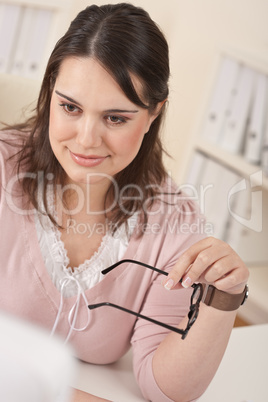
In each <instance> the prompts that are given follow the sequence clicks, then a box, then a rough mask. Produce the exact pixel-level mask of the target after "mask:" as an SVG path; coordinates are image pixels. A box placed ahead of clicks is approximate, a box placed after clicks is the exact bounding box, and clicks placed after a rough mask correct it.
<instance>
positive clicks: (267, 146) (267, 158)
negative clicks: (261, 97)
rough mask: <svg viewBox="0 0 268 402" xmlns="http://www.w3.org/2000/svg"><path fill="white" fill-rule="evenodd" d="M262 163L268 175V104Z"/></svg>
mask: <svg viewBox="0 0 268 402" xmlns="http://www.w3.org/2000/svg"><path fill="white" fill-rule="evenodd" d="M267 103H268V102H267ZM261 165H262V169H263V173H264V174H265V175H266V176H268V104H267V105H266V110H265V127H264V138H263V143H262V150H261Z"/></svg>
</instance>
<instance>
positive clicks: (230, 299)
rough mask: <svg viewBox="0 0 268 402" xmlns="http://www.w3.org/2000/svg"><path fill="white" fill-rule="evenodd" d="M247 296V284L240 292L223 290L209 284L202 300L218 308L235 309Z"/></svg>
mask: <svg viewBox="0 0 268 402" xmlns="http://www.w3.org/2000/svg"><path fill="white" fill-rule="evenodd" d="M247 297H248V286H247V285H246V286H245V289H244V290H243V292H242V293H239V294H231V293H227V292H223V291H222V290H219V289H217V288H215V286H212V285H209V286H207V287H206V288H205V292H204V297H203V299H202V302H203V303H205V304H206V305H207V306H211V307H214V308H216V309H218V310H223V311H233V310H236V309H238V307H239V306H241V305H242V304H244V302H245V301H246V299H247Z"/></svg>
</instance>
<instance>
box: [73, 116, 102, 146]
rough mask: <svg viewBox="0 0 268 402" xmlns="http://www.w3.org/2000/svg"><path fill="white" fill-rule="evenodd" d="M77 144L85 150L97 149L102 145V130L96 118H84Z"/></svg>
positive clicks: (78, 130)
mask: <svg viewBox="0 0 268 402" xmlns="http://www.w3.org/2000/svg"><path fill="white" fill-rule="evenodd" d="M76 143H77V144H79V145H81V146H82V147H83V148H97V147H99V146H100V145H101V143H102V134H101V128H100V126H99V124H98V122H97V121H95V120H94V118H90V117H87V118H84V119H82V120H81V121H80V124H79V126H78V128H77V134H76Z"/></svg>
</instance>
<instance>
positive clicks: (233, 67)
mask: <svg viewBox="0 0 268 402" xmlns="http://www.w3.org/2000/svg"><path fill="white" fill-rule="evenodd" d="M238 73H239V64H238V62H237V61H236V60H233V59H230V58H228V57H224V58H223V59H222V61H221V64H220V69H219V73H218V76H217V81H216V84H215V88H214V91H213V94H212V98H211V101H210V105H209V108H208V111H207V113H206V117H205V122H204V128H203V133H202V134H203V137H204V139H206V140H208V141H210V142H213V143H218V142H219V140H220V138H221V133H222V129H223V127H224V122H225V120H226V118H227V115H228V110H229V104H230V102H231V98H232V92H233V88H234V86H235V83H236V81H237V77H238Z"/></svg>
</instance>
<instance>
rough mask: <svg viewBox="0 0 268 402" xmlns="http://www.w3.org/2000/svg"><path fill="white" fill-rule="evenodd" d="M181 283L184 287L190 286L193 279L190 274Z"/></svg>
mask: <svg viewBox="0 0 268 402" xmlns="http://www.w3.org/2000/svg"><path fill="white" fill-rule="evenodd" d="M181 284H182V286H183V287H184V288H189V286H191V284H192V279H191V278H190V277H189V276H186V278H185V279H183V281H182V283H181Z"/></svg>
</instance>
